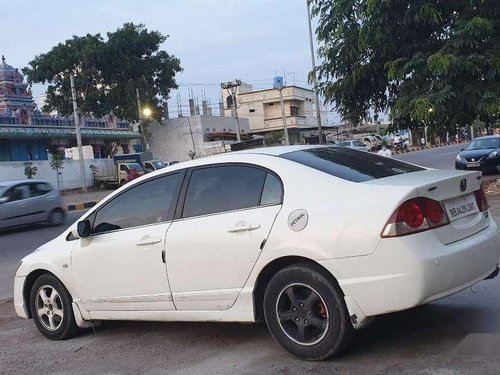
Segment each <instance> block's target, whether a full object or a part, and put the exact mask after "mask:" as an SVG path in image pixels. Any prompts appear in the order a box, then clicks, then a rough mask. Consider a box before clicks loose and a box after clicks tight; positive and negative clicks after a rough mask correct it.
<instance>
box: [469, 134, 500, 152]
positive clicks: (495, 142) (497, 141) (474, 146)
mask: <svg viewBox="0 0 500 375" xmlns="http://www.w3.org/2000/svg"><path fill="white" fill-rule="evenodd" d="M492 148H500V137H498V138H483V139H481V138H479V139H475V140H473V141H472V142H471V143H469V145H468V146H467V147H466V148H465V149H466V150H481V149H492Z"/></svg>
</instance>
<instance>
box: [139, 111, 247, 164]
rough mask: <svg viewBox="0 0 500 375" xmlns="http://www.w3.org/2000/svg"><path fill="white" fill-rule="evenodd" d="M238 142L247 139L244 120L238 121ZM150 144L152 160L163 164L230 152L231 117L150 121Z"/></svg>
mask: <svg viewBox="0 0 500 375" xmlns="http://www.w3.org/2000/svg"><path fill="white" fill-rule="evenodd" d="M239 124H240V133H241V139H242V140H247V139H249V138H250V135H249V133H250V126H249V123H248V120H247V119H240V120H239ZM148 132H149V134H150V136H149V145H150V148H151V152H152V153H153V155H154V157H155V158H160V159H162V160H164V161H166V162H172V161H186V160H190V159H192V158H195V157H203V156H208V155H214V154H218V153H222V152H226V151H230V150H231V145H232V144H234V143H235V142H236V123H235V120H234V119H233V118H230V117H221V116H210V115H195V116H188V117H179V118H171V119H166V120H163V121H162V122H161V123H158V122H152V123H151V124H150V125H149V127H148Z"/></svg>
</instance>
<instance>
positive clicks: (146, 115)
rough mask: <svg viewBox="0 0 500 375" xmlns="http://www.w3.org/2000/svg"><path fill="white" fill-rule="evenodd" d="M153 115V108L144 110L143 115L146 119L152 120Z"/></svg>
mask: <svg viewBox="0 0 500 375" xmlns="http://www.w3.org/2000/svg"><path fill="white" fill-rule="evenodd" d="M152 113H153V112H152V111H151V108H149V107H145V108H144V109H143V110H142V114H143V115H144V117H145V118H150V117H151V114H152Z"/></svg>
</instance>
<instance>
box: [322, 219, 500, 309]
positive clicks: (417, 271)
mask: <svg viewBox="0 0 500 375" xmlns="http://www.w3.org/2000/svg"><path fill="white" fill-rule="evenodd" d="M498 234H499V232H498V227H497V225H496V223H495V221H494V220H493V219H491V217H490V218H489V226H488V227H486V228H485V229H483V230H482V231H480V232H478V233H476V234H474V235H472V236H469V237H467V238H464V239H462V240H460V241H457V242H454V243H452V244H449V245H443V244H442V243H441V242H440V241H439V240H438V239H437V238H436V236H435V235H434V234H433V233H432V231H427V232H422V233H418V234H414V235H410V236H404V237H399V238H387V239H382V240H381V241H380V243H379V246H378V247H377V249H376V251H375V252H374V253H372V254H371V255H368V256H360V257H349V258H340V259H328V260H322V261H319V263H320V264H321V265H323V266H324V267H325V268H326V269H328V270H329V271H330V272H331V273H332V274H333V275H334V276H335V277H336V278H337V280H338V282H339V285H340V287H341V288H342V291H343V292H344V294H345V296H346V297H348V298H352V299H353V300H354V301H355V302H356V304H357V305H358V306H359V308H360V309H361V311H362V312H363V314H364V315H365V316H367V317H369V316H374V315H380V314H385V313H389V312H393V311H401V310H406V309H409V308H412V307H415V306H418V305H421V304H424V303H426V302H430V301H433V300H436V299H439V298H442V297H445V296H448V295H450V294H453V293H456V292H458V291H460V290H462V289H465V288H467V287H469V286H471V285H474V284H476V283H478V282H480V281H482V280H484V279H485V278H486V277H488V276H489V275H491V273H492V272H493V271H494V270H495V268H496V266H497V265H498V263H499V261H500V243H499V240H500V239H499V236H498Z"/></svg>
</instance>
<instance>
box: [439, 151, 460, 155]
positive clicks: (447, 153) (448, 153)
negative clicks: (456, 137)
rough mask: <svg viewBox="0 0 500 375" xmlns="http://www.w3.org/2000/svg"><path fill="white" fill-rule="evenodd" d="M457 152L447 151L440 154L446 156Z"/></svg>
mask: <svg viewBox="0 0 500 375" xmlns="http://www.w3.org/2000/svg"><path fill="white" fill-rule="evenodd" d="M456 153H457V152H456V151H455V152H446V153H444V154H439V156H445V155H452V154H456Z"/></svg>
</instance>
